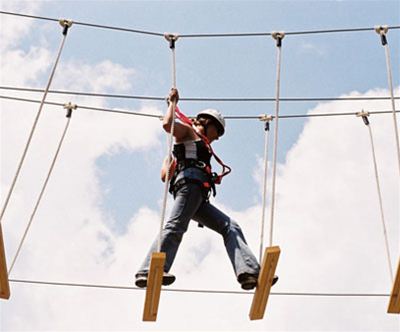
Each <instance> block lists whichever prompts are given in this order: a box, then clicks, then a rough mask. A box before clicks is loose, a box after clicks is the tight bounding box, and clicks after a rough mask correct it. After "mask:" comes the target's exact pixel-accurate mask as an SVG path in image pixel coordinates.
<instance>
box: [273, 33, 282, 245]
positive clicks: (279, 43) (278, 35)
mask: <svg viewBox="0 0 400 332" xmlns="http://www.w3.org/2000/svg"><path fill="white" fill-rule="evenodd" d="M284 36H285V35H284V33H276V34H273V38H274V39H276V47H277V48H276V49H277V55H276V57H277V61H276V102H275V128H274V147H273V156H272V193H271V211H270V231H269V246H270V247H271V246H272V243H273V232H274V213H275V193H276V164H277V159H278V123H279V95H280V79H281V51H282V39H283V37H284Z"/></svg>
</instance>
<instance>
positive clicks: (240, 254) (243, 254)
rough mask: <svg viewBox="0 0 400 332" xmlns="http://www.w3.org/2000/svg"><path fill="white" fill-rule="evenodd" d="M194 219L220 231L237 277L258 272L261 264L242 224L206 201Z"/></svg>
mask: <svg viewBox="0 0 400 332" xmlns="http://www.w3.org/2000/svg"><path fill="white" fill-rule="evenodd" d="M193 219H194V220H195V221H197V222H200V223H201V224H203V225H204V226H206V227H208V228H211V229H212V230H214V231H216V232H218V233H219V234H221V235H222V237H223V238H224V244H225V248H226V251H227V252H228V256H229V258H230V260H231V263H232V266H233V269H234V271H235V274H236V277H238V276H239V275H240V274H242V273H250V274H258V273H259V271H260V265H259V264H258V262H257V258H256V257H255V256H254V254H253V253H252V252H251V250H250V248H249V246H248V245H247V242H246V239H245V238H244V235H243V233H242V230H241V228H240V226H239V225H238V224H237V222H235V221H234V220H232V219H231V218H229V217H228V216H227V215H226V214H224V213H222V212H221V211H220V210H218V209H217V208H216V207H214V206H213V205H211V204H210V203H209V202H204V203H203V204H202V205H201V206H200V208H199V209H198V210H197V212H196V214H195V215H194V217H193Z"/></svg>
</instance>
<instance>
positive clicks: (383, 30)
mask: <svg viewBox="0 0 400 332" xmlns="http://www.w3.org/2000/svg"><path fill="white" fill-rule="evenodd" d="M374 29H375V32H376V33H377V34H378V35H380V36H381V42H382V45H383V46H385V45H386V44H387V38H386V34H387V32H388V31H389V27H388V26H387V25H377V26H375V28H374Z"/></svg>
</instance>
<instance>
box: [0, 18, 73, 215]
mask: <svg viewBox="0 0 400 332" xmlns="http://www.w3.org/2000/svg"><path fill="white" fill-rule="evenodd" d="M60 24H61V25H62V26H63V27H64V30H63V38H62V41H61V44H60V47H59V50H58V53H57V57H56V61H55V62H54V65H53V68H52V70H51V73H50V77H49V80H48V82H47V85H46V89H45V91H44V94H43V97H42V101H41V102H40V106H39V110H38V112H37V114H36V117H35V120H34V122H33V126H32V129H31V132H30V134H29V137H28V141H27V143H26V145H25V149H24V151H23V153H22V157H21V160H20V161H19V164H18V167H17V172H16V173H15V175H14V179H13V181H12V183H11V187H10V189H9V191H8V193H7V197H6V200H5V202H4V205H3V208H2V210H1V214H0V223H1V221H2V220H3V216H4V213H5V211H6V209H7V206H8V203H9V201H10V198H11V195H12V193H13V191H14V188H15V184H16V182H17V179H18V176H19V173H20V172H21V168H22V165H23V163H24V161H25V157H26V154H27V152H28V149H29V146H30V144H31V141H32V137H33V134H34V132H35V129H36V126H37V123H38V121H39V118H40V115H41V113H42V109H43V105H44V102H45V100H46V97H47V93H48V92H49V89H50V85H51V82H52V81H53V77H54V74H55V72H56V68H57V65H58V62H59V60H60V57H61V52H62V50H63V48H64V44H65V39H66V38H67V32H68V28H69V27H70V26H71V25H72V22H71V21H66V20H63V21H60Z"/></svg>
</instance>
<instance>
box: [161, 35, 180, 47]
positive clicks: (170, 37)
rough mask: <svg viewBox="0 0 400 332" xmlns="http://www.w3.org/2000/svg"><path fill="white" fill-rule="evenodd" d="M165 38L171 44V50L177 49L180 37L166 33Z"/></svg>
mask: <svg viewBox="0 0 400 332" xmlns="http://www.w3.org/2000/svg"><path fill="white" fill-rule="evenodd" d="M164 38H165V39H166V40H167V41H168V42H169V48H175V42H176V41H177V40H178V38H179V35H178V34H173V33H164Z"/></svg>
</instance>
